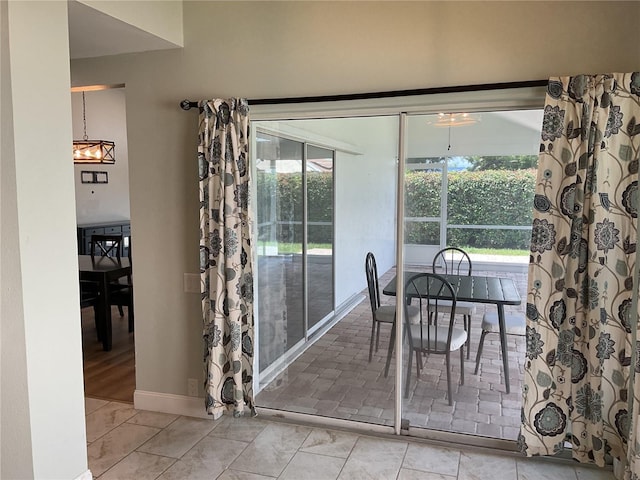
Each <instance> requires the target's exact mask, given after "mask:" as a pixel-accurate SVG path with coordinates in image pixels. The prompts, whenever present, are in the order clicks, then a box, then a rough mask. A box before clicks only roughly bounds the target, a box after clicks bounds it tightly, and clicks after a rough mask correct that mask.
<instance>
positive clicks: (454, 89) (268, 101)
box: [180, 80, 548, 110]
mask: <svg viewBox="0 0 640 480" xmlns="http://www.w3.org/2000/svg"><path fill="white" fill-rule="evenodd" d="M547 83H548V80H526V81H521V82H502V83H481V84H476V85H456V86H451V87H433V88H416V89H412V90H391V91H384V92H368V93H348V94H341V95H318V96H311V97H284V98H257V99H253V100H247V102H248V103H249V105H284V104H290V103H319V102H339V101H347V100H371V99H376V98H393V97H409V96H416V95H434V94H438V93H462V92H480V91H485V90H504V89H509V88H526V87H544V86H546V85H547ZM180 107H181V108H182V109H183V110H189V109H191V108H198V102H192V101H190V100H183V101H182V102H180Z"/></svg>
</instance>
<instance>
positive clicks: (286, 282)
mask: <svg viewBox="0 0 640 480" xmlns="http://www.w3.org/2000/svg"><path fill="white" fill-rule="evenodd" d="M256 150H257V154H256V174H257V201H256V207H257V230H258V244H257V251H258V281H257V286H258V318H259V321H260V325H259V347H260V352H259V362H260V363H259V368H260V372H263V373H264V372H268V371H269V369H271V370H272V371H274V372H275V371H277V370H278V369H280V368H281V366H282V365H284V364H286V361H287V360H286V359H287V354H288V353H289V352H291V351H293V350H295V349H296V347H301V346H302V345H303V344H304V342H305V341H306V340H307V339H308V337H309V335H310V334H311V333H312V332H313V331H314V329H315V328H317V327H318V326H320V325H321V324H322V322H323V321H324V320H326V319H328V318H329V317H330V316H331V314H332V312H333V310H334V273H333V272H334V268H333V230H334V229H333V197H334V191H333V181H334V176H333V167H334V152H333V151H332V150H330V149H327V148H322V147H317V146H314V145H310V144H307V143H306V142H301V141H298V140H293V139H290V138H287V137H284V136H282V135H278V134H272V133H267V132H265V131H259V132H258V133H257V135H256Z"/></svg>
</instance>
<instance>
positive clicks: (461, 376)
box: [460, 345, 469, 385]
mask: <svg viewBox="0 0 640 480" xmlns="http://www.w3.org/2000/svg"><path fill="white" fill-rule="evenodd" d="M467 358H469V357H467ZM460 385H464V345H463V346H461V347H460Z"/></svg>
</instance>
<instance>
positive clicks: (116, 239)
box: [90, 234, 122, 260]
mask: <svg viewBox="0 0 640 480" xmlns="http://www.w3.org/2000/svg"><path fill="white" fill-rule="evenodd" d="M90 253H91V258H95V257H97V256H98V257H115V258H117V259H118V260H119V259H120V257H121V256H122V234H118V235H91V249H90Z"/></svg>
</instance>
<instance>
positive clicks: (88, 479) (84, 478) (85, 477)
mask: <svg viewBox="0 0 640 480" xmlns="http://www.w3.org/2000/svg"><path fill="white" fill-rule="evenodd" d="M75 480H93V474H92V473H91V470H87V471H86V472H84V473H83V474H82V475H80V476H79V477H76V479H75Z"/></svg>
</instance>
